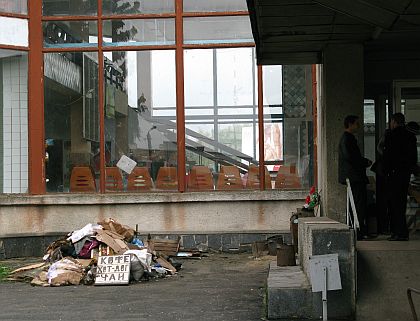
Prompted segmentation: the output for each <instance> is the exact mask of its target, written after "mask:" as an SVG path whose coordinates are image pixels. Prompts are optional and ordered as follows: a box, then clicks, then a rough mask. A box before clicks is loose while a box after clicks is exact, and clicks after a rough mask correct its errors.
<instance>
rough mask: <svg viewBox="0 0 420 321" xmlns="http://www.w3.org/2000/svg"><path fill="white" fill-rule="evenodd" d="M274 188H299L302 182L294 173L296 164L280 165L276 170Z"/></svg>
mask: <svg viewBox="0 0 420 321" xmlns="http://www.w3.org/2000/svg"><path fill="white" fill-rule="evenodd" d="M275 188H276V189H300V188H302V184H301V182H300V179H299V177H298V176H297V175H296V166H281V167H280V169H279V171H278V172H277V177H276V183H275Z"/></svg>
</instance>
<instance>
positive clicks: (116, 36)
mask: <svg viewBox="0 0 420 321" xmlns="http://www.w3.org/2000/svg"><path fill="white" fill-rule="evenodd" d="M7 2H8V3H9V2H10V3H13V4H15V5H16V4H18V3H23V2H24V1H22V2H19V1H7ZM42 3H43V15H44V16H50V17H49V18H45V19H44V20H43V22H42V24H43V37H44V38H43V39H44V48H43V50H44V104H45V105H44V115H45V155H46V156H45V157H46V179H47V181H46V188H47V191H48V192H91V193H93V192H97V191H99V186H100V185H101V186H103V185H102V184H101V183H105V191H106V192H143V191H161V190H163V191H177V190H178V189H179V187H178V185H185V186H186V189H187V190H189V191H197V190H241V189H259V188H260V176H259V175H260V173H259V168H260V167H259V166H260V163H259V159H260V155H259V146H260V144H264V163H265V168H264V171H265V181H266V185H265V188H266V189H272V188H282V189H290V188H292V189H293V188H296V189H297V188H306V187H307V185H308V184H310V183H311V175H312V173H311V171H312V161H313V160H312V150H311V148H312V146H311V139H312V118H311V117H312V115H311V109H310V106H309V105H310V93H307V92H306V88H309V86H307V79H309V78H308V68H306V67H305V66H287V67H282V66H265V67H264V68H263V88H262V94H263V114H264V115H263V119H264V121H263V124H261V125H262V126H263V128H261V129H263V132H264V137H259V136H260V135H259V123H258V110H259V109H258V93H259V92H260V91H258V77H257V67H256V61H255V49H254V48H251V47H250V46H249V44H251V43H253V37H252V31H251V25H250V21H249V17H248V16H247V15H245V14H244V13H241V12H239V13H238V11H247V3H246V1H245V0H232V1H226V0H212V1H206V0H183V12H182V13H178V12H175V4H176V1H175V0H144V1H137V0H115V1H114V0H103V1H102V17H100V19H99V20H98V19H97V17H93V18H92V17H91V18H88V17H86V16H96V15H97V14H98V7H97V5H98V2H97V1H96V0H71V1H70V0H63V1H62V0H60V1H59V0H43V1H42ZM2 4H3V3H2ZM1 10H6V9H4V5H3V7H2V6H1V5H0V11H1ZM14 10H15V9H14ZM16 10H21V11H22V12H24V10H26V9H16ZM16 10H15V11H13V12H16ZM8 11H12V10H11V9H8ZM99 11H101V10H99ZM206 12H208V13H209V14H206ZM212 12H213V13H212ZM229 12H231V13H229ZM234 12H236V13H234ZM196 13H201V14H196ZM215 13H216V14H215ZM177 14H180V15H181V17H180V18H182V19H180V20H177V19H176V15H177ZM115 15H122V16H119V17H116V16H115ZM145 15H147V16H145ZM54 16H65V17H66V18H62V19H60V18H59V17H57V18H54ZM67 17H68V18H67ZM0 19H11V20H10V21H9V20H7V21H5V23H3V25H4V26H5V28H6V29H5V30H6V31H3V30H1V31H0V44H6V45H19V46H28V26H27V21H26V20H25V19H17V18H8V17H0ZM83 19H85V20H83ZM98 21H100V22H101V23H102V33H101V36H102V39H98V31H99V30H98V29H100V26H99V25H98ZM0 22H1V20H0ZM9 22H10V23H9ZM178 22H179V23H182V24H183V26H182V27H183V33H184V34H183V37H181V38H183V39H176V36H175V29H176V28H175V25H176V23H178ZM11 34H12V35H13V36H10V35H11ZM181 42H183V43H181ZM241 43H245V45H244V46H245V47H240V48H239V47H237V46H239V45H240V44H241ZM175 45H183V46H184V47H185V48H184V53H183V59H184V61H183V65H184V70H183V74H182V73H179V70H177V69H176V57H175V56H176V50H175V49H174V48H175ZM203 45H204V46H203ZM86 47H89V48H86ZM57 48H59V49H57ZM61 48H62V49H61ZM198 48H200V49H198ZM98 50H101V52H103V62H104V65H103V66H99V60H100V61H102V57H100V58H101V59H99V58H98V54H97V51H98ZM58 51H63V52H58ZM64 51H68V52H64ZM102 70H103V74H104V77H103V78H101V79H100V78H99V74H102ZM177 72H178V74H177ZM177 81H179V82H181V83H180V84H178V85H183V87H184V97H183V98H184V99H183V100H182V99H180V98H182V97H179V95H180V94H181V93H179V92H177V88H182V86H177V83H176V82H177ZM98 88H103V96H101V99H100V97H99V90H98ZM100 91H101V93H102V89H101V90H100ZM99 100H101V102H102V101H103V105H102V106H100V105H99ZM182 101H184V106H177V103H178V104H179V103H180V102H182ZM179 108H184V113H185V123H184V124H178V125H182V126H184V127H185V146H177V122H178V121H180V120H179V119H177V111H179V110H180V109H179ZM102 111H103V116H104V117H103V118H101V117H100V115H102ZM15 114H16V112H15ZM181 121H184V120H183V119H182V120H181ZM12 125H13V122H12ZM100 129H103V136H101V134H100V133H102V131H100ZM184 148H185V158H186V159H185V160H186V168H182V169H181V168H178V166H179V164H178V156H179V153H182V152H183V150H184ZM101 153H102V154H101ZM12 154H13V153H12ZM101 160H105V164H104V165H105V168H102V170H103V169H104V170H105V171H104V173H105V176H104V177H100V173H101V166H102V165H103V163H102V162H101ZM130 165H131V166H130ZM180 171H182V173H180ZM285 173H286V174H287V175H285ZM178 174H181V175H179V177H180V178H181V177H182V176H184V175H185V177H184V179H185V181H183V182H182V184H178V183H179V182H178ZM285 176H287V178H286V182H284V180H285V178H284V177H285ZM26 180H27V176H26ZM101 191H102V189H101Z"/></svg>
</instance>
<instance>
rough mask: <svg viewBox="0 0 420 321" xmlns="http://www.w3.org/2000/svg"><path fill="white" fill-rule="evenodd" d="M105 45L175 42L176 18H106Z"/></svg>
mask: <svg viewBox="0 0 420 321" xmlns="http://www.w3.org/2000/svg"><path fill="white" fill-rule="evenodd" d="M103 27H104V28H103V32H104V45H105V46H110V45H113V46H117V45H119V46H127V45H128V46H134V45H137V46H144V45H149V46H150V45H173V44H175V20H174V19H139V20H106V21H104V23H103Z"/></svg>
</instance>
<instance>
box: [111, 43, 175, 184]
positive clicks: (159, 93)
mask: <svg viewBox="0 0 420 321" xmlns="http://www.w3.org/2000/svg"><path fill="white" fill-rule="evenodd" d="M105 69H106V75H105V76H106V79H105V89H106V95H105V98H106V100H105V160H106V166H107V167H106V175H107V177H106V189H107V191H111V192H122V191H129V192H141V191H150V190H155V189H156V190H172V191H176V190H178V177H177V145H176V142H177V139H176V116H175V109H176V95H175V52H174V51H173V50H160V51H159V50H155V51H131V52H126V51H124V52H122V51H114V52H109V53H106V54H105ZM116 80H117V81H116ZM156 109H157V111H156ZM162 110H166V111H170V113H168V115H166V116H161V113H160V111H162ZM125 157H128V158H130V159H131V160H133V161H134V162H135V165H136V167H135V168H134V169H133V171H125V170H124V169H123V168H122V167H121V166H118V167H117V165H119V164H118V161H119V160H120V159H121V158H125Z"/></svg>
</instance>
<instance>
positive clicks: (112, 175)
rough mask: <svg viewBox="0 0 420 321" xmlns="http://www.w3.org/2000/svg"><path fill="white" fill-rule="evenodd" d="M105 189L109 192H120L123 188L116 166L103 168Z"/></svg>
mask: <svg viewBox="0 0 420 321" xmlns="http://www.w3.org/2000/svg"><path fill="white" fill-rule="evenodd" d="M105 190H106V191H109V192H121V191H122V190H123V183H122V177H121V172H120V170H119V169H118V167H106V168H105Z"/></svg>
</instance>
